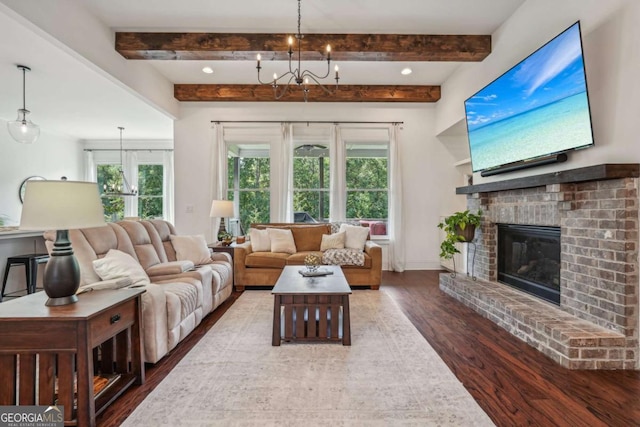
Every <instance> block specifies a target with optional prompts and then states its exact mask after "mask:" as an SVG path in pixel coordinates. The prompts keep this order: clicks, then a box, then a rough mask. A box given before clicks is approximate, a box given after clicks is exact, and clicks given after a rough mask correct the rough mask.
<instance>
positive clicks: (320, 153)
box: [222, 123, 390, 238]
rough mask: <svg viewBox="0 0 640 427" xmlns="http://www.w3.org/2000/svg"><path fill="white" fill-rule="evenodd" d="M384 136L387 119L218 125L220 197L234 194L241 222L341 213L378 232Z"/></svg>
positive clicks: (385, 195)
mask: <svg viewBox="0 0 640 427" xmlns="http://www.w3.org/2000/svg"><path fill="white" fill-rule="evenodd" d="M287 126H290V127H287ZM335 136H338V137H339V140H337V141H334V137H335ZM289 138H290V139H289ZM389 138H390V134H389V128H388V127H386V126H384V127H383V126H380V127H375V126H373V127H369V126H366V125H362V126H360V125H354V126H345V127H341V126H340V127H335V128H334V127H333V126H331V125H319V126H309V125H308V124H306V123H305V124H294V125H287V124H283V125H282V128H279V129H277V131H276V132H274V130H273V128H268V127H262V126H261V127H256V126H247V127H229V128H224V143H225V145H226V147H227V155H228V157H227V165H226V166H222V167H226V168H227V171H226V174H227V178H226V181H227V191H228V193H227V198H228V199H229V200H234V201H236V206H237V212H238V213H239V215H240V223H241V225H242V227H243V229H247V228H248V227H249V226H250V224H252V223H256V222H280V221H290V220H291V219H293V220H294V221H296V222H327V221H329V220H333V221H339V220H344V219H346V220H349V221H355V222H358V223H360V224H362V225H366V226H369V227H370V229H371V235H372V237H373V238H381V237H382V236H386V235H387V228H388V218H389V182H390V174H389V144H390V140H389ZM283 150H292V151H291V152H283ZM334 150H335V153H334ZM332 156H335V157H332ZM285 165H291V170H288V169H287V167H285ZM289 171H292V181H289V176H288V173H289ZM334 175H335V176H334ZM332 191H335V193H332ZM230 223H231V226H232V227H231V228H230V229H233V230H234V231H235V230H238V228H233V226H234V225H235V224H234V222H233V221H230ZM235 232H237V231H235Z"/></svg>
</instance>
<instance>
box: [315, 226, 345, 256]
mask: <svg viewBox="0 0 640 427" xmlns="http://www.w3.org/2000/svg"><path fill="white" fill-rule="evenodd" d="M346 235H347V233H346V232H344V231H342V232H340V233H335V234H323V235H322V243H320V250H321V251H322V252H324V251H326V250H328V249H344V241H345V238H346Z"/></svg>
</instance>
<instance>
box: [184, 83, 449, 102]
mask: <svg viewBox="0 0 640 427" xmlns="http://www.w3.org/2000/svg"><path fill="white" fill-rule="evenodd" d="M173 88H174V89H173V91H174V96H175V98H176V99H177V100H178V101H201V102H233V101H236V102H238V101H241V102H276V99H275V97H274V94H273V88H272V87H271V86H269V85H264V86H263V85H238V84H218V85H215V84H176V85H174V87H173ZM307 99H308V100H309V101H312V102H436V101H438V100H439V99H440V86H404V85H402V86H388V85H385V86H383V85H371V86H365V85H341V86H339V87H338V89H337V90H336V91H335V93H333V94H327V93H325V92H324V91H323V90H322V89H321V88H319V87H317V86H315V87H314V86H310V91H309V94H308V96H307ZM279 101H282V102H303V101H304V97H303V92H302V89H301V88H297V87H295V86H294V87H291V88H290V90H289V91H288V93H287V94H286V95H285V96H283V97H282V98H280V100H279Z"/></svg>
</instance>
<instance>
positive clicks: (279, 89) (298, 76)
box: [256, 0, 340, 102]
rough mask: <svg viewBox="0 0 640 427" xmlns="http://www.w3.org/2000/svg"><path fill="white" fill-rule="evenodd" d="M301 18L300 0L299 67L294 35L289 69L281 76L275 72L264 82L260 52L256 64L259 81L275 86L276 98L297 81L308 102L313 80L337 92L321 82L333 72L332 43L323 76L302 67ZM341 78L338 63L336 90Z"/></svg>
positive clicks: (291, 40) (291, 42)
mask: <svg viewBox="0 0 640 427" xmlns="http://www.w3.org/2000/svg"><path fill="white" fill-rule="evenodd" d="M301 19H302V18H301V14H300V0H298V32H297V34H296V35H295V38H296V39H297V43H298V68H296V69H294V66H295V65H294V64H295V61H294V59H293V51H294V48H293V36H289V50H288V52H287V53H288V54H289V71H287V72H286V73H284V74H282V75H281V76H280V77H278V75H277V74H276V73H274V74H273V79H272V80H271V81H267V82H263V81H262V80H261V79H260V70H261V69H262V67H261V66H260V60H261V59H262V58H261V56H260V54H258V58H257V59H258V65H257V66H256V69H257V70H258V82H259V83H260V84H262V85H271V87H273V94H274V96H275V99H276V100H278V99H280V98H282V97H283V96H284V95H286V94H287V92H289V87H290V86H292V84H293V83H295V84H296V86H300V87H302V93H303V95H304V101H305V102H307V96H308V94H309V83H310V82H311V81H313V82H314V83H315V84H316V85H318V86H319V87H320V88H321V89H322V90H324V91H325V92H326V93H327V94H329V95H333V94H334V93H335V91H333V92H332V91H331V90H329V89H328V88H327V87H325V86H324V85H323V84H322V83H321V82H320V80H323V79H326V78H327V77H329V74H330V73H331V45H327V57H326V60H327V72H326V73H325V74H324V75H323V76H319V75H318V74H316V73H314V72H312V71H309V70H303V69H302V55H301V52H302V39H303V38H304V34H302V33H301V31H300V21H301ZM285 80H286V83H285ZM339 80H340V76H339V74H338V66H337V65H336V66H335V81H336V86H335V89H336V90H337V89H338V81H339ZM279 83H280V84H279Z"/></svg>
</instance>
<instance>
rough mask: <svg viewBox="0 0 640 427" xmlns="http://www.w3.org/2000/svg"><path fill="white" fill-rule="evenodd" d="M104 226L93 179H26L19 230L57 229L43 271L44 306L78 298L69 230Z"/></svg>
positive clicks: (96, 185)
mask: <svg viewBox="0 0 640 427" xmlns="http://www.w3.org/2000/svg"><path fill="white" fill-rule="evenodd" d="M103 225H105V222H104V212H103V209H102V201H101V200H100V193H99V192H98V184H97V183H95V182H79V181H28V182H27V186H26V190H25V194H24V205H23V206H22V216H21V218H20V229H21V230H56V241H55V243H54V244H53V251H52V252H51V258H49V262H48V263H47V266H46V268H45V271H44V278H43V287H44V291H45V293H46V294H47V296H49V299H48V300H47V302H46V303H45V305H47V306H58V305H67V304H73V303H75V302H77V301H78V297H77V296H76V291H77V290H78V286H79V285H80V268H79V267H78V261H77V260H76V257H75V256H74V255H73V249H72V248H71V241H70V240H69V229H74V228H89V227H100V226H103Z"/></svg>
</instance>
